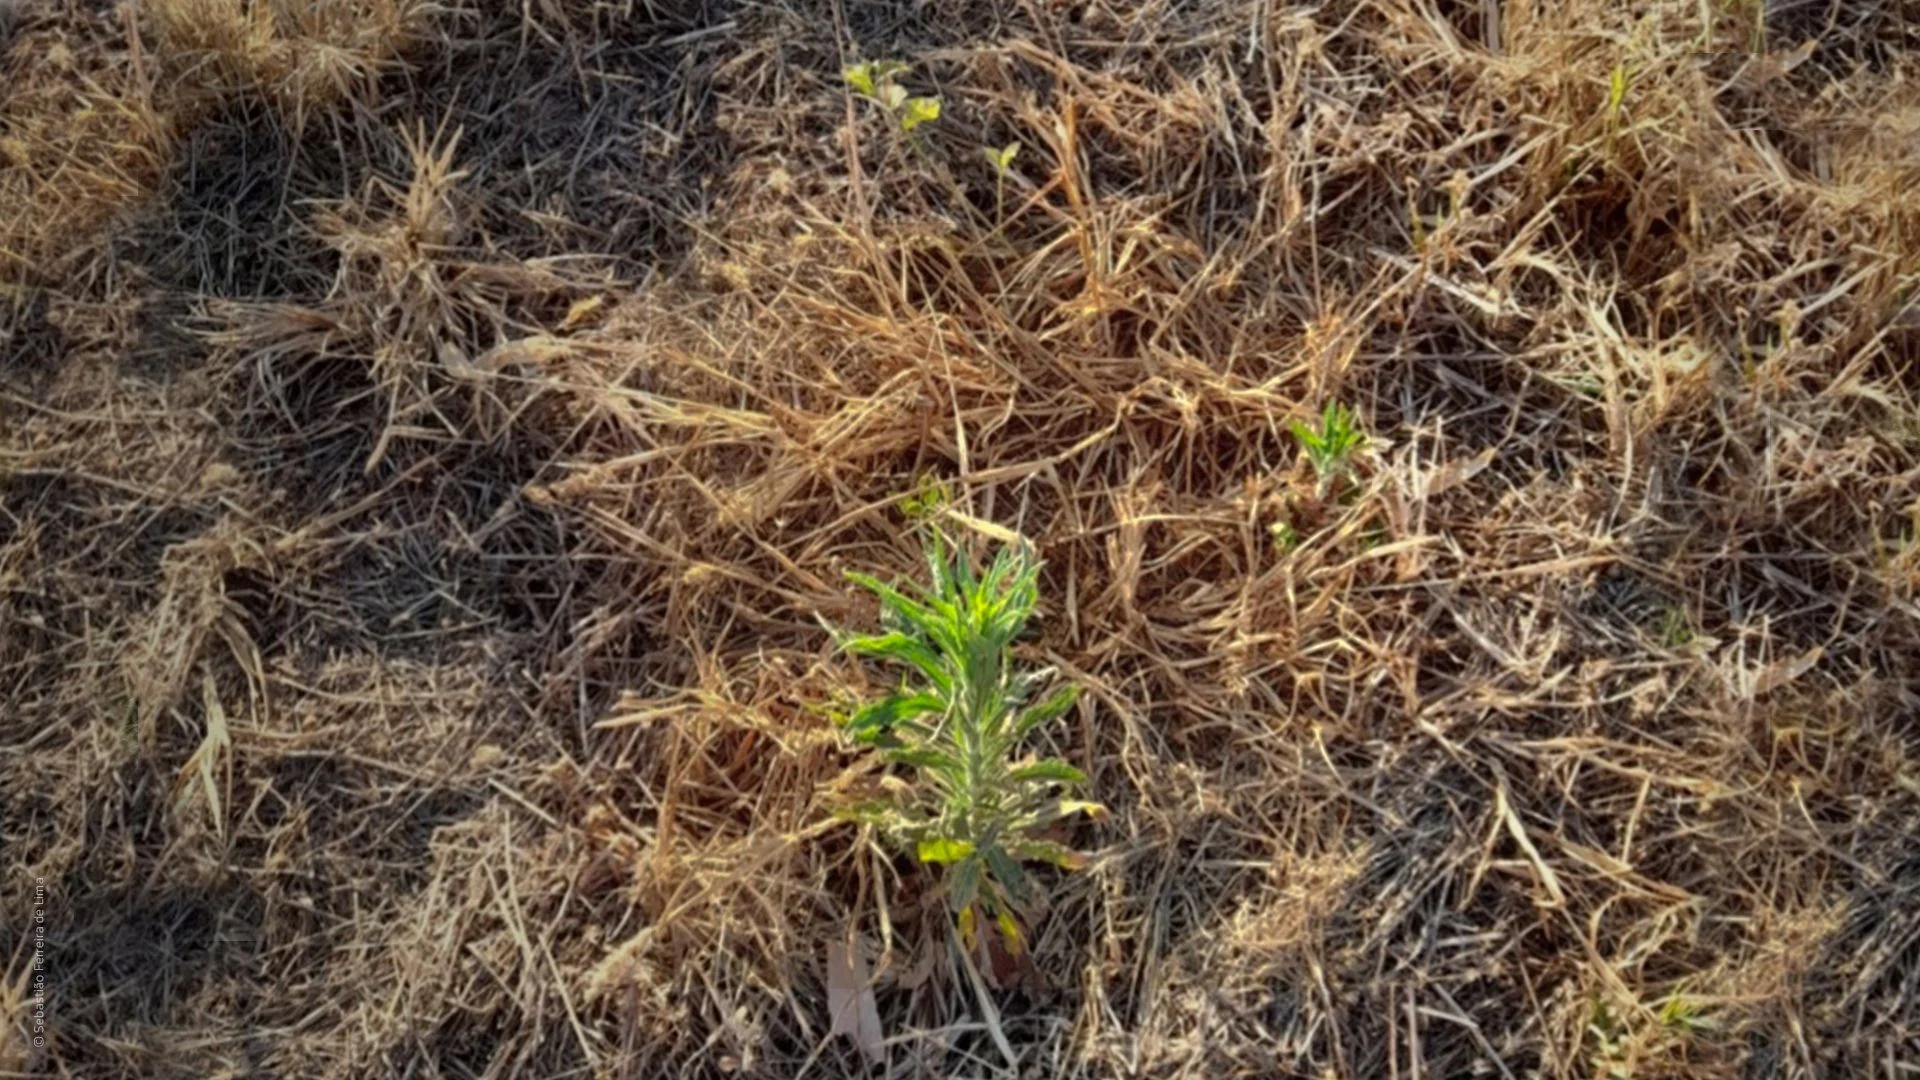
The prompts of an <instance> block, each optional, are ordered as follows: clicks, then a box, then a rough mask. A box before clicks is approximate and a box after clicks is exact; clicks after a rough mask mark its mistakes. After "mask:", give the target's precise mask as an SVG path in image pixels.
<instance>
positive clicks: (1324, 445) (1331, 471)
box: [1291, 401, 1367, 486]
mask: <svg viewBox="0 0 1920 1080" xmlns="http://www.w3.org/2000/svg"><path fill="white" fill-rule="evenodd" d="M1291 430H1292V431H1293V437H1294V438H1296V439H1298V440H1300V448H1301V449H1302V450H1305V451H1306V452H1307V459H1308V460H1310V461H1312V462H1313V471H1314V473H1315V475H1317V476H1318V477H1319V478H1320V483H1321V485H1322V486H1324V485H1326V484H1327V483H1329V482H1330V481H1332V480H1333V479H1334V478H1335V477H1339V476H1343V475H1345V474H1347V473H1348V472H1350V471H1351V470H1352V468H1353V454H1354V451H1356V450H1358V449H1360V448H1361V447H1362V446H1365V445H1366V442H1367V437H1366V436H1365V435H1362V434H1361V433H1360V429H1359V428H1358V427H1356V426H1355V424H1354V416H1353V413H1351V412H1349V411H1347V409H1346V408H1345V407H1344V406H1342V405H1340V404H1339V403H1338V402H1332V401H1329V402H1327V407H1326V409H1324V410H1323V411H1322V412H1321V414H1320V426H1319V429H1318V430H1315V429H1314V428H1311V427H1309V426H1307V425H1306V424H1305V423H1302V422H1301V421H1299V420H1295V421H1294V422H1293V424H1292V425H1291Z"/></svg>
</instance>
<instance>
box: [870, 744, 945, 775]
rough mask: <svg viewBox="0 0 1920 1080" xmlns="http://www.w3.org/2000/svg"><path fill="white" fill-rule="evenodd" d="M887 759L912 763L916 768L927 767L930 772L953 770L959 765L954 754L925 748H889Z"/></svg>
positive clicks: (896, 762)
mask: <svg viewBox="0 0 1920 1080" xmlns="http://www.w3.org/2000/svg"><path fill="white" fill-rule="evenodd" d="M886 759H887V760H888V761H889V762H892V763H893V764H895V765H911V766H913V767H914V768H916V769H926V770H928V771H930V772H952V771H954V770H955V769H956V768H957V767H958V765H959V762H957V761H955V760H953V757H952V755H949V754H945V753H942V752H940V751H938V750H929V749H925V748H918V749H914V748H909V749H905V750H888V751H886Z"/></svg>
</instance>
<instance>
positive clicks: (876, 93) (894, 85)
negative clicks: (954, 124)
mask: <svg viewBox="0 0 1920 1080" xmlns="http://www.w3.org/2000/svg"><path fill="white" fill-rule="evenodd" d="M906 70H908V68H907V65H906V64H903V63H901V62H900V61H898V60H870V61H866V62H863V63H859V64H848V65H847V66H846V67H844V68H841V69H840V77H841V78H842V79H845V80H846V83H847V85H848V86H850V87H852V88H853V89H854V92H856V93H858V94H859V95H860V96H861V97H864V98H866V99H867V100H868V101H872V102H874V103H876V104H878V105H879V106H880V107H881V108H882V109H885V110H886V113H887V115H888V116H889V117H892V118H893V122H894V125H895V126H896V127H898V128H899V129H900V132H901V133H902V134H905V135H911V134H913V132H914V129H916V128H918V127H919V126H920V125H922V124H926V123H930V122H931V121H934V120H938V119H940V99H939V98H937V97H908V96H907V89H906V87H904V86H901V85H900V84H899V83H898V82H896V81H895V80H896V78H897V77H898V76H899V75H900V74H901V73H902V72H904V71H906Z"/></svg>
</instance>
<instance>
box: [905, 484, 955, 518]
mask: <svg viewBox="0 0 1920 1080" xmlns="http://www.w3.org/2000/svg"><path fill="white" fill-rule="evenodd" d="M952 502H953V492H952V491H950V490H949V489H948V487H947V484H946V481H944V480H942V479H940V478H939V477H937V476H922V477H920V478H919V480H918V481H916V482H915V484H914V487H913V491H912V492H911V493H909V494H908V495H907V496H906V497H905V498H903V499H901V500H900V512H901V513H903V514H905V515H906V516H907V520H908V521H912V522H915V523H918V522H922V521H926V520H927V519H929V518H931V517H933V516H935V515H937V514H938V513H940V511H942V510H944V509H946V508H947V506H948V505H950V504H951V503H952Z"/></svg>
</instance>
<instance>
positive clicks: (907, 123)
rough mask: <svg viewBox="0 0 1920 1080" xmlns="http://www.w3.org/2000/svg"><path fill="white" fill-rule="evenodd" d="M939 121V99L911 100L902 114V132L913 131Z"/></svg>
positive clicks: (922, 98) (918, 98)
mask: <svg viewBox="0 0 1920 1080" xmlns="http://www.w3.org/2000/svg"><path fill="white" fill-rule="evenodd" d="M938 119H940V99H939V98H930V97H917V98H910V99H908V101H907V104H906V108H905V109H904V110H903V111H902V112H901V113H900V130H901V131H912V130H913V129H914V128H917V127H919V126H920V125H921V124H924V123H927V122H928V121H931V120H938Z"/></svg>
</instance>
